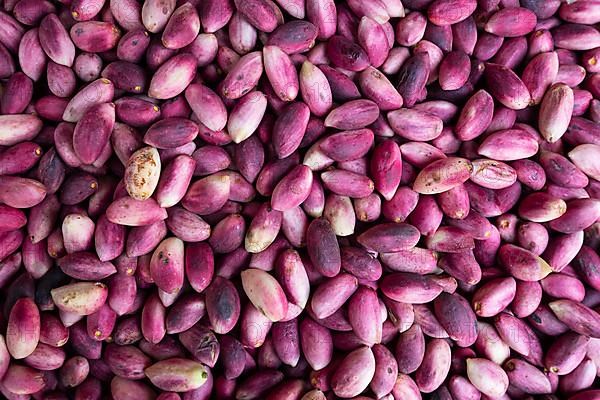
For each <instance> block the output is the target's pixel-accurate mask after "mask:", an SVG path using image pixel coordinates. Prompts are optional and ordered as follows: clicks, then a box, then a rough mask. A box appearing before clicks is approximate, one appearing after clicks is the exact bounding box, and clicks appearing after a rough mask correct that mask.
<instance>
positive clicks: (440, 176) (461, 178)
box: [413, 157, 473, 194]
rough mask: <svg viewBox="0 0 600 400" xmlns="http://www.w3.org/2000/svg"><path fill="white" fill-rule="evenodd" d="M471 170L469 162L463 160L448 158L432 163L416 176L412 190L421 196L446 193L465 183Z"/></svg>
mask: <svg viewBox="0 0 600 400" xmlns="http://www.w3.org/2000/svg"><path fill="white" fill-rule="evenodd" d="M472 170H473V166H472V164H471V162H470V161H469V160H467V159H464V158H459V157H448V158H444V159H441V160H437V161H434V162H432V163H431V164H429V165H428V166H426V167H425V168H423V169H422V170H421V172H420V173H419V175H417V177H416V179H415V182H414V184H413V190H414V191H416V192H417V193H422V194H435V193H443V192H446V191H448V190H451V189H453V188H455V187H456V186H459V185H460V184H462V183H463V182H465V181H467V180H468V179H469V177H470V176H471V172H472Z"/></svg>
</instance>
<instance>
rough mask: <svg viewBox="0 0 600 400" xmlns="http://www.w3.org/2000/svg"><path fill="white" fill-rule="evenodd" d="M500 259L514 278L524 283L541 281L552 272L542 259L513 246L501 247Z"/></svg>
mask: <svg viewBox="0 0 600 400" xmlns="http://www.w3.org/2000/svg"><path fill="white" fill-rule="evenodd" d="M498 257H499V261H500V263H501V264H502V265H503V266H504V268H506V269H507V270H508V272H509V273H510V274H511V275H512V276H514V277H515V278H517V279H520V280H523V281H539V280H542V279H544V278H545V277H546V276H547V275H548V274H550V272H552V269H551V268H550V265H548V263H547V262H546V261H544V260H543V259H542V258H540V257H539V256H537V255H535V254H534V253H532V252H530V251H528V250H525V249H523V248H521V247H518V246H515V245H512V244H505V245H503V246H502V247H500V250H499V252H498Z"/></svg>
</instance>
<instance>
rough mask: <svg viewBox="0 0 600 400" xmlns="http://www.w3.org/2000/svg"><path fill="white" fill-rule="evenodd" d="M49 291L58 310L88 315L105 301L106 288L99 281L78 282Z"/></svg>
mask: <svg viewBox="0 0 600 400" xmlns="http://www.w3.org/2000/svg"><path fill="white" fill-rule="evenodd" d="M50 293H51V295H52V300H53V301H54V304H56V306H57V307H58V308H59V309H60V310H62V311H65V312H72V313H75V314H78V315H90V314H92V313H94V312H96V311H98V309H100V307H102V305H103V304H104V303H105V301H106V298H107V296H108V289H107V287H106V285H104V284H103V283H99V282H96V283H94V282H78V283H71V284H68V285H65V286H61V287H58V288H56V289H52V290H51V291H50Z"/></svg>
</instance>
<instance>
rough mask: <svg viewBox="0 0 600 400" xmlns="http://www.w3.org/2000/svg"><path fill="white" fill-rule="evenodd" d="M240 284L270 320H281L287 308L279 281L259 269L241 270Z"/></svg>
mask: <svg viewBox="0 0 600 400" xmlns="http://www.w3.org/2000/svg"><path fill="white" fill-rule="evenodd" d="M241 276H242V285H243V287H244V291H245V292H246V295H247V296H248V298H249V299H250V301H251V302H252V304H254V306H255V307H256V308H258V309H259V310H260V311H261V312H262V313H263V314H265V315H266V316H267V318H269V319H270V320H271V321H273V322H276V321H280V320H282V319H283V318H284V317H285V315H286V313H287V309H288V301H287V298H286V296H285V293H284V292H283V289H282V287H281V285H280V284H279V282H277V280H276V279H275V278H273V277H272V276H271V275H270V274H268V273H267V272H265V271H262V270H259V269H252V268H251V269H247V270H245V271H242V274H241Z"/></svg>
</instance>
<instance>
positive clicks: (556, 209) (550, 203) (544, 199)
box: [519, 192, 567, 222]
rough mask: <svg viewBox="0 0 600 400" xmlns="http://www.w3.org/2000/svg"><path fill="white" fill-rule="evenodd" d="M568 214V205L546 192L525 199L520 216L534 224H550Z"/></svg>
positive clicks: (533, 194) (521, 205) (536, 193)
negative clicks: (549, 222)
mask: <svg viewBox="0 0 600 400" xmlns="http://www.w3.org/2000/svg"><path fill="white" fill-rule="evenodd" d="M566 212H567V203H566V202H565V201H564V200H562V199H559V198H557V197H554V196H551V195H549V194H547V193H544V192H535V193H532V194H530V195H529V196H527V197H525V198H524V199H523V200H522V201H521V204H520V206H519V216H520V217H521V218H524V219H527V220H529V221H533V222H548V221H552V220H555V219H557V218H560V217H561V216H562V215H564V214H565V213H566Z"/></svg>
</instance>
